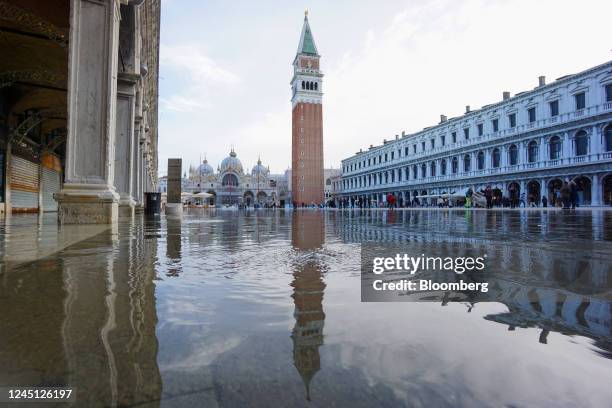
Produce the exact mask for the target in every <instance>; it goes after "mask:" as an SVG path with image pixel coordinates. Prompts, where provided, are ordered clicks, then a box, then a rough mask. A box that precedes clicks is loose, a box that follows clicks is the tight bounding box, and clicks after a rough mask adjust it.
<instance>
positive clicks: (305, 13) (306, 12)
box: [304, 9, 308, 17]
mask: <svg viewBox="0 0 612 408" xmlns="http://www.w3.org/2000/svg"><path fill="white" fill-rule="evenodd" d="M304 17H308V9H306V10H304Z"/></svg>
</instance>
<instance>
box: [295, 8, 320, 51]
mask: <svg viewBox="0 0 612 408" xmlns="http://www.w3.org/2000/svg"><path fill="white" fill-rule="evenodd" d="M297 52H298V54H308V55H319V53H318V52H317V46H316V45H315V42H314V38H313V37H312V31H311V30H310V24H308V10H306V11H305V12H304V25H303V26H302V35H301V36H300V44H299V45H298V51H297Z"/></svg>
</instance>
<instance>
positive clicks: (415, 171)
mask: <svg viewBox="0 0 612 408" xmlns="http://www.w3.org/2000/svg"><path fill="white" fill-rule="evenodd" d="M417 177H418V175H417V165H416V164H415V165H413V166H412V178H413V179H416V178H417Z"/></svg>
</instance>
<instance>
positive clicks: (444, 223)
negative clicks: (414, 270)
mask: <svg viewBox="0 0 612 408" xmlns="http://www.w3.org/2000/svg"><path fill="white" fill-rule="evenodd" d="M385 213H387V214H385ZM390 214H393V217H394V218H393V219H392V221H390V220H391V218H390V217H389V215H390ZM462 214H469V215H470V216H472V217H473V218H470V219H467V220H466V222H464V223H462V222H461V218H462V217H464V216H465V215H462ZM513 214H517V213H509V212H484V211H483V212H477V213H474V212H471V211H465V212H463V211H460V212H450V213H445V214H443V213H440V212H437V211H405V212H404V211H399V212H397V211H396V212H382V211H381V212H375V213H372V214H369V216H368V217H367V218H364V217H359V216H356V215H353V214H352V213H351V212H347V213H338V216H341V217H342V219H341V220H339V222H337V223H332V225H331V228H329V229H330V230H336V231H337V233H338V235H339V236H340V237H341V238H342V239H344V240H346V241H348V242H363V241H374V242H377V243H381V244H384V245H385V246H387V248H393V247H398V248H403V249H402V250H404V251H409V252H410V253H416V254H420V253H424V254H427V256H433V257H435V256H442V257H447V256H451V257H467V256H475V254H487V255H488V259H487V262H486V269H485V273H483V274H471V273H466V274H463V275H456V274H454V273H451V274H450V277H449V276H448V274H436V273H431V274H428V275H427V278H431V279H434V280H436V281H438V282H444V281H447V282H451V281H452V280H451V279H455V281H457V280H459V279H463V280H466V281H472V279H473V281H478V282H487V283H488V284H489V285H488V289H489V290H488V292H486V293H483V292H475V291H464V292H461V291H452V292H450V291H449V292H443V291H430V292H421V293H416V294H414V293H413V294H410V295H409V296H410V298H411V299H412V300H416V299H424V298H427V299H429V300H430V301H431V300H432V299H437V300H439V301H441V302H442V303H443V304H444V303H446V302H448V301H461V302H469V304H470V306H473V305H474V304H477V303H478V302H499V303H502V304H504V305H505V306H506V307H507V308H508V311H507V312H502V313H495V314H489V315H486V316H485V317H484V318H485V319H487V320H490V321H494V322H497V323H502V324H505V325H508V327H509V330H515V329H516V328H534V327H537V328H541V329H542V332H541V334H540V337H539V341H540V342H542V343H546V341H547V340H546V337H547V335H548V333H549V332H558V333H563V334H569V335H580V336H585V337H589V338H592V339H594V340H595V344H596V345H597V347H599V348H600V349H601V350H603V351H604V353H607V354H608V355H612V341H611V340H610V339H611V338H612V302H611V299H612V275H611V273H610V267H609V265H610V260H609V255H608V252H606V249H607V247H606V246H605V243H606V242H607V241H608V240H609V239H610V237H609V236H607V235H606V234H608V232H607V231H609V230H610V223H611V222H612V218H610V217H607V216H605V215H603V214H605V213H603V214H602V212H600V211H598V210H594V211H593V212H592V214H591V212H586V211H585V212H584V213H582V214H580V215H577V216H576V217H577V218H576V219H575V222H576V225H580V226H584V229H581V228H577V229H576V230H575V231H574V234H575V235H576V236H583V237H584V236H588V235H586V234H585V231H589V232H590V233H591V234H592V241H588V243H586V244H585V243H579V242H574V243H573V248H572V250H568V249H567V244H566V242H555V241H554V239H553V240H550V236H554V235H555V234H558V233H562V234H565V233H566V231H567V220H568V218H567V216H566V215H565V214H563V213H560V212H556V211H555V212H551V213H546V212H540V211H537V212H533V213H531V214H522V215H520V216H519V217H517V216H516V215H513ZM389 224H392V225H393V227H391V228H390V226H389ZM534 225H537V226H542V227H541V229H540V227H538V232H535V231H534V229H533V226H534ZM591 228H592V230H591ZM407 231H410V232H407ZM491 231H495V236H496V238H497V239H498V240H499V241H491V240H490V239H489V237H490V232H491ZM415 237H418V238H417V239H415ZM599 244H602V246H601V247H599ZM598 248H600V249H598ZM436 278H441V279H436ZM442 278H445V279H446V280H444V279H442ZM415 279H421V277H420V276H417V275H415ZM407 298H408V297H407V296H406V297H404V300H405V299H407ZM468 310H469V309H468Z"/></svg>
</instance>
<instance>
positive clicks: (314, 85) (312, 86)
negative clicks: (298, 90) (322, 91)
mask: <svg viewBox="0 0 612 408" xmlns="http://www.w3.org/2000/svg"><path fill="white" fill-rule="evenodd" d="M302 89H306V90H307V91H318V90H319V83H318V82H311V81H302Z"/></svg>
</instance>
